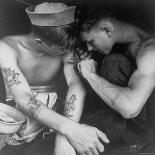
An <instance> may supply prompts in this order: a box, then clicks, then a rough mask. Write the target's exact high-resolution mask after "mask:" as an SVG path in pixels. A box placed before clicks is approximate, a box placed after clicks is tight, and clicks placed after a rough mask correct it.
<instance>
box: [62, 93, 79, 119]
mask: <svg viewBox="0 0 155 155" xmlns="http://www.w3.org/2000/svg"><path fill="white" fill-rule="evenodd" d="M76 100H77V99H76V95H72V96H71V97H70V99H69V101H68V102H66V103H65V106H64V115H65V116H66V117H68V118H70V117H73V114H72V112H73V111H74V110H75V101H76Z"/></svg>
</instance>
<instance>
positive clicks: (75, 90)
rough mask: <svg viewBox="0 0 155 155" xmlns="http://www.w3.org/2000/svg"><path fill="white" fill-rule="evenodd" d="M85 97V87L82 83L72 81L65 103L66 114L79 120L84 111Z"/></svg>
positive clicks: (72, 118) (74, 119)
mask: <svg viewBox="0 0 155 155" xmlns="http://www.w3.org/2000/svg"><path fill="white" fill-rule="evenodd" d="M84 99H85V89H84V88H83V86H82V85H81V83H79V82H72V83H70V84H69V89H68V93H67V96H66V101H65V104H64V116H65V117H67V118H69V119H71V120H73V121H76V122H78V121H79V120H80V118H81V115H82V112H83V105H84Z"/></svg>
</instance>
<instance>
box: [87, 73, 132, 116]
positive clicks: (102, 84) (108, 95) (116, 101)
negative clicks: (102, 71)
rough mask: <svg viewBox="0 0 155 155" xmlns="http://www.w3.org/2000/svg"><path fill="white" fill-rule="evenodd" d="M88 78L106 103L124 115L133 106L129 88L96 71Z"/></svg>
mask: <svg viewBox="0 0 155 155" xmlns="http://www.w3.org/2000/svg"><path fill="white" fill-rule="evenodd" d="M86 79H87V81H88V82H89V84H90V85H91V87H92V88H93V89H94V91H95V92H96V93H97V94H98V95H99V96H100V97H101V98H102V99H103V100H104V101H105V103H106V104H107V105H108V106H110V107H111V108H112V109H114V110H115V111H117V112H119V113H120V114H121V115H123V116H124V115H125V114H126V113H127V112H128V110H129V109H130V108H131V107H132V106H131V102H130V99H129V98H128V97H127V95H126V94H129V92H130V90H129V88H127V87H126V88H123V87H119V86H116V85H114V84H111V83H110V82H108V81H107V80H106V79H104V78H103V77H100V76H98V75H96V74H94V73H91V74H89V75H88V76H87V78H86Z"/></svg>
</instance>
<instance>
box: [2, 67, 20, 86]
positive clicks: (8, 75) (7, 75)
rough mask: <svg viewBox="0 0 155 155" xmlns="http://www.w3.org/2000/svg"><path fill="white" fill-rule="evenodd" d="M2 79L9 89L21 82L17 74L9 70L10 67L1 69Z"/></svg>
mask: <svg viewBox="0 0 155 155" xmlns="http://www.w3.org/2000/svg"><path fill="white" fill-rule="evenodd" d="M1 70H2V72H3V75H4V79H5V80H6V82H7V83H8V85H9V86H10V87H11V86H12V85H19V84H21V81H20V80H19V75H20V74H19V73H16V72H15V71H14V70H11V68H10V67H8V68H5V67H3V68H1Z"/></svg>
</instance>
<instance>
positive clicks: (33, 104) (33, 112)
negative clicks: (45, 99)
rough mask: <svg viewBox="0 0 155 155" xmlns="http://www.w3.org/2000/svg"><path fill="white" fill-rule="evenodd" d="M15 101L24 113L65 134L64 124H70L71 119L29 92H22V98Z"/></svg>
mask: <svg viewBox="0 0 155 155" xmlns="http://www.w3.org/2000/svg"><path fill="white" fill-rule="evenodd" d="M16 103H17V104H18V107H19V108H20V110H22V111H23V112H24V113H25V114H26V115H28V116H30V117H32V118H34V119H36V120H37V121H39V122H40V123H41V124H43V125H45V126H47V127H49V128H52V129H54V130H56V131H57V132H59V133H61V134H64V135H65V131H64V128H65V126H66V125H70V124H72V121H71V120H69V119H66V118H65V117H64V116H62V115H60V114H58V113H56V112H54V111H53V110H51V109H49V108H48V107H47V106H46V105H44V104H43V103H42V102H40V101H39V100H37V99H36V98H35V97H34V96H33V95H32V94H30V93H27V94H23V96H22V98H20V99H17V100H16Z"/></svg>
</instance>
